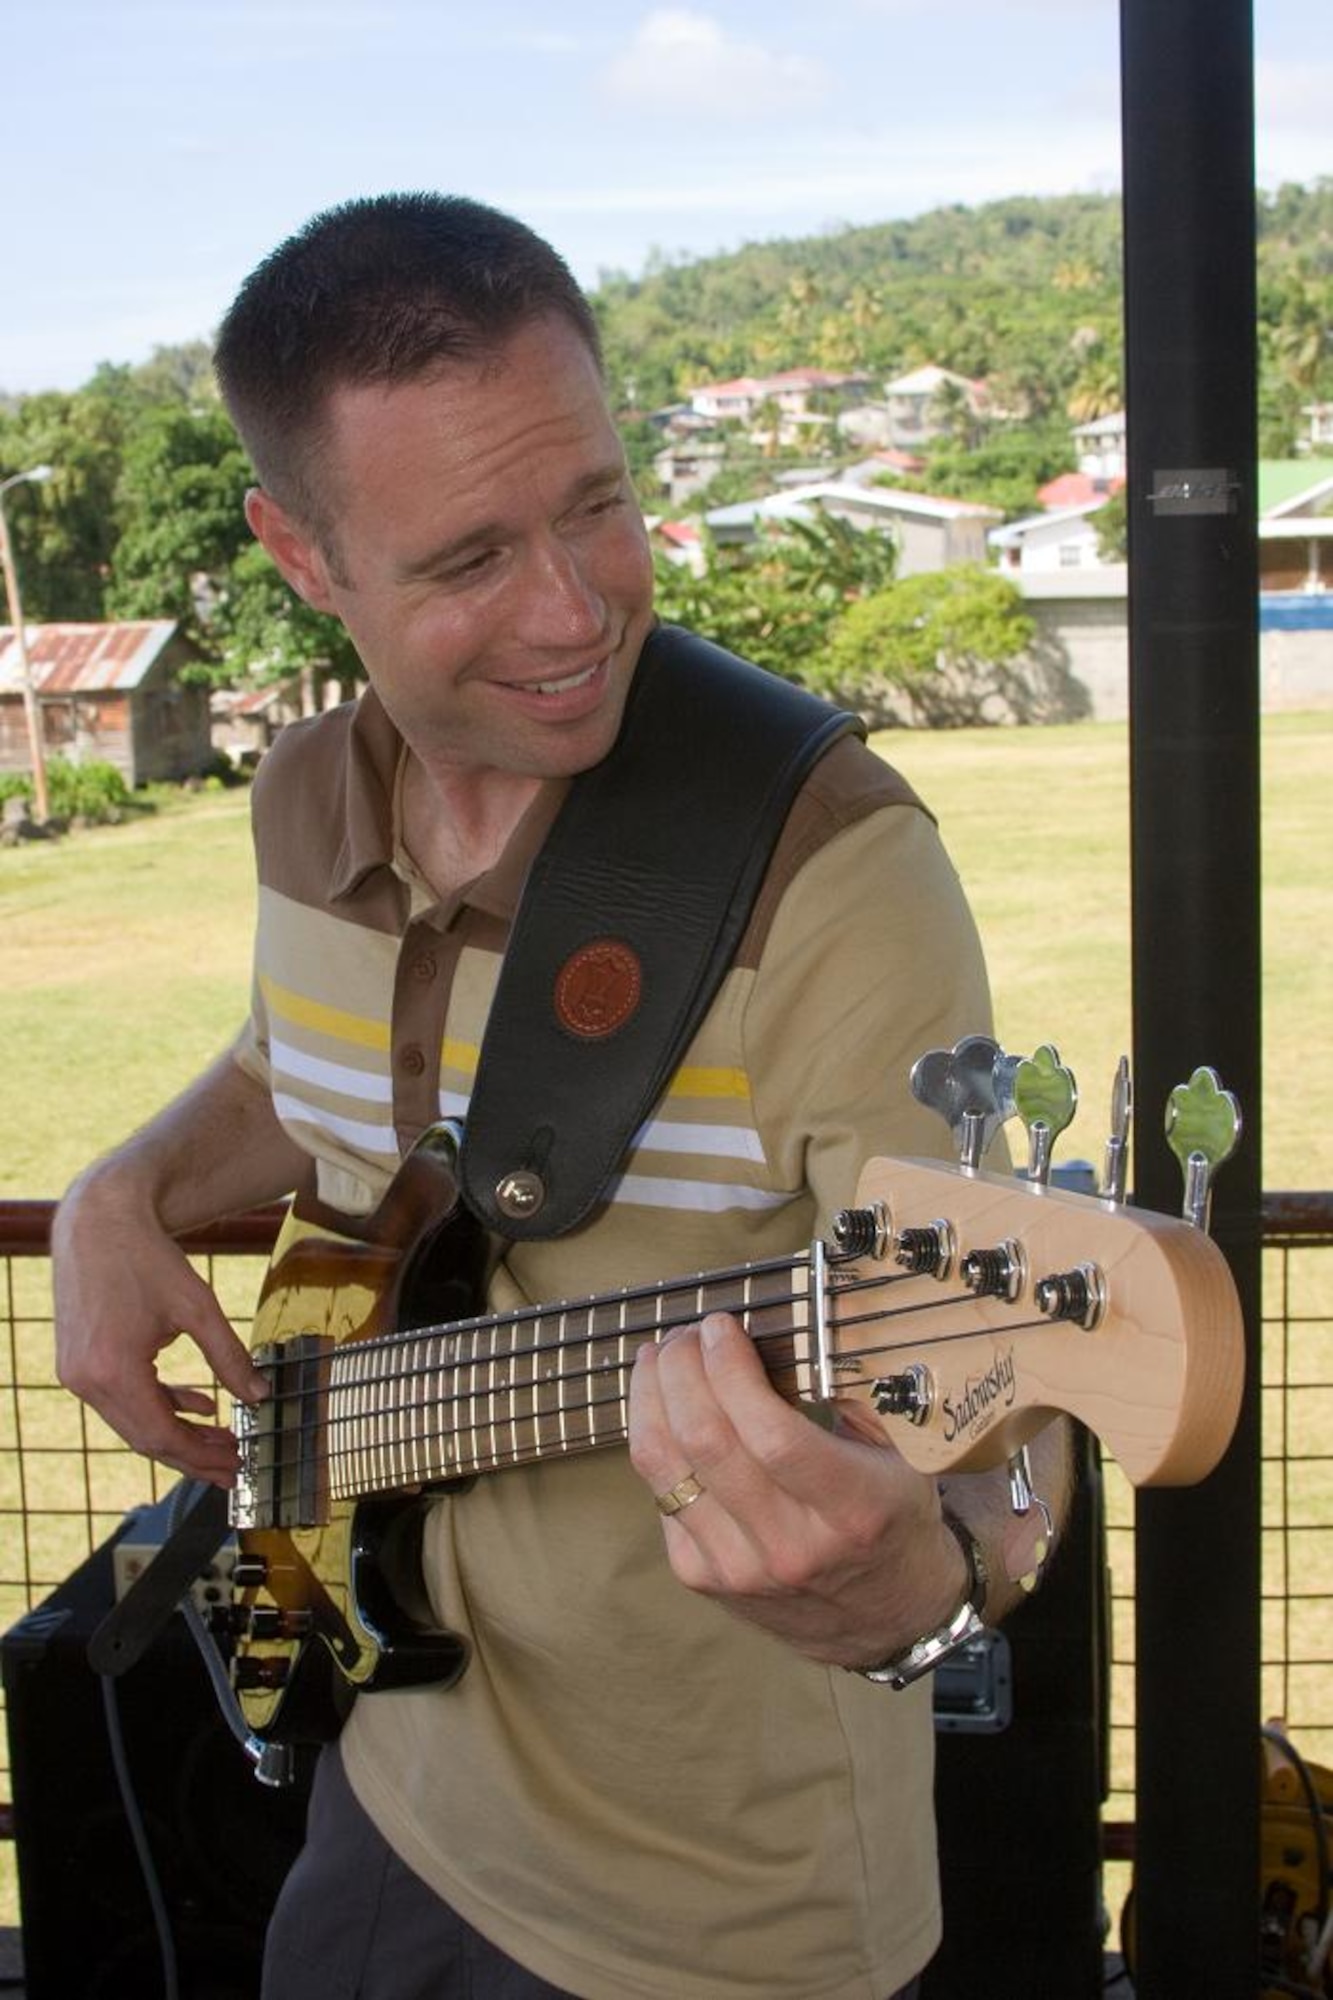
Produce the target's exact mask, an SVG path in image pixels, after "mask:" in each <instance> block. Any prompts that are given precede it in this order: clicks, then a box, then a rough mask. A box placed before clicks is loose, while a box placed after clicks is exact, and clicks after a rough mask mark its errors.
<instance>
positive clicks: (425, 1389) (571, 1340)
mask: <svg viewBox="0 0 1333 2000" xmlns="http://www.w3.org/2000/svg"><path fill="white" fill-rule="evenodd" d="M809 1286H810V1258H809V1256H808V1255H806V1254H802V1255H800V1256H798V1257H786V1258H780V1259H773V1260H771V1261H770V1262H767V1263H761V1264H750V1265H744V1266H740V1267H738V1268H736V1269H734V1270H731V1271H722V1272H710V1273H706V1274H702V1275H699V1276H696V1277H693V1278H689V1279H685V1280H675V1281H672V1282H670V1283H668V1284H664V1285H657V1286H643V1287H631V1288H628V1289H626V1290H624V1291H619V1292H612V1293H604V1294H602V1295H600V1296H598V1297H596V1298H588V1299H582V1300H577V1301H565V1302H562V1303H561V1304H558V1305H554V1306H539V1307H531V1308H525V1309H523V1310H521V1311H519V1312H515V1313H509V1314H496V1315H493V1316H487V1317H483V1318H478V1319H472V1320H463V1321H460V1322H458V1323H456V1324H454V1325H451V1326H446V1327H423V1328H420V1329H418V1330H415V1331H409V1332H403V1333H396V1334H393V1335H391V1336H389V1337H387V1338H384V1339H379V1340H369V1341H364V1342H359V1343H351V1344H347V1345H344V1346H342V1347H340V1348H339V1349H338V1350H337V1351H336V1353H335V1354H334V1356H333V1359H332V1363H331V1368H330V1378H329V1380H330V1387H329V1399H328V1446H329V1457H328V1469H329V1482H330V1491H331V1495H332V1497H334V1498H336V1499H343V1500H347V1499H353V1498H357V1497H360V1496H361V1495H364V1494H371V1493H387V1492H395V1491H398V1490H400V1489H403V1488H407V1487H417V1486H423V1485H430V1484H435V1483H438V1482H440V1481H443V1480H449V1479H462V1478H468V1477H470V1476H471V1475H473V1474H475V1473H481V1472H495V1471H498V1470H500V1469H501V1468H502V1467H505V1466H511V1465H524V1464H528V1463H531V1462H532V1461H534V1460H536V1459H540V1458H546V1457H552V1456H564V1455H569V1454H573V1453H576V1452H589V1451H598V1450H601V1449H602V1448H603V1447H604V1446H610V1445H620V1444H623V1443H624V1442H625V1439H626V1436H627V1435H628V1428H629V1378H630V1370H631V1369H632V1367H633V1364H634V1357H635V1355H636V1354H637V1353H638V1351H639V1349H640V1348H641V1347H642V1346H644V1345H645V1343H649V1342H653V1341H660V1340H661V1339H662V1338H663V1336H664V1334H666V1333H667V1332H668V1331H669V1330H670V1329H671V1328H672V1327H676V1326H682V1325H685V1324H688V1323H689V1322H691V1321H693V1320H697V1319H700V1318H702V1317H703V1315H704V1314H705V1313H708V1312H715V1311H728V1312H734V1313H737V1314H739V1315H740V1317H741V1318H742V1319H743V1320H744V1321H745V1323H746V1326H747V1328H748V1331H749V1333H750V1335H751V1337H752V1339H754V1341H755V1343H756V1346H757V1347H758V1348H759V1351H760V1352H761V1354H762V1356H763V1360H764V1365H765V1368H766V1370H767V1372H768V1375H769V1378H770V1380H771V1381H772V1383H773V1385H774V1387H775V1388H776V1389H777V1390H778V1391H779V1393H780V1394H783V1395H785V1396H787V1397H788V1399H789V1400H790V1401H793V1402H794V1401H796V1400H797V1399H798V1398H799V1397H801V1396H805V1395H809V1394H810V1393H811V1390H812V1369H813V1357H812V1354H811V1351H810V1341H809V1339H808V1335H807V1329H808V1325H809V1318H810V1313H809Z"/></svg>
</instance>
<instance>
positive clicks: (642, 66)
mask: <svg viewBox="0 0 1333 2000" xmlns="http://www.w3.org/2000/svg"><path fill="white" fill-rule="evenodd" d="M1171 3H1172V0H1161V4H1163V5H1170V4H1171ZM1329 6H1330V0H1254V13H1255V45H1256V64H1257V68H1256V99H1257V134H1256V161H1257V178H1258V181H1259V184H1260V185H1261V186H1265V187H1269V186H1276V185H1277V184H1278V183H1279V182H1281V181H1284V180H1296V181H1307V182H1308V181H1312V180H1314V179H1316V178H1317V177H1319V176H1320V175H1327V174H1333V119H1330V116H1329V108H1328V107H1329V106H1330V104H1333V43H1331V42H1330V37H1329V35H1328V32H1327V30H1328V20H1329V12H1328V10H1329ZM4 11H5V28H4V36H3V63H4V72H5V82H4V91H3V116H2V117H0V226H2V227H3V248H0V390H7V391H9V392H11V393H15V392H19V393H21V392H27V391H32V390H37V389H42V388H76V387H78V386H79V385H80V384H81V383H82V382H84V381H86V380H87V379H88V377H89V376H90V375H91V373H92V372H93V370H94V369H95V368H96V366H97V365H98V363H99V362H101V361H111V362H131V363H132V362H137V361H141V360H144V359H146V358H147V357H148V355H149V354H150V353H151V352H152V350H153V349H154V348H155V347H157V346H159V345H167V344H170V343H174V342H177V341H185V340H193V339H199V338H208V337H209V336H210V335H211V333H212V331H213V329H214V328H215V327H216V325H217V322H218V320H219V319H220V318H221V316H222V314H223V312H224V311H225V309H226V306H227V304H228V302H229V300H230V298H231V296H232V294H233V293H234V292H235V290H236V288H237V286H238V285H239V284H240V282H241V280H242V279H243V278H244V277H245V275H246V273H247V272H248V271H249V270H250V269H251V268H252V267H253V266H254V265H255V264H256V263H257V262H258V261H259V259H260V258H261V257H263V256H264V255H265V254H266V252H267V251H268V250H270V249H271V248H272V247H273V246H274V245H275V244H276V243H278V242H279V241H281V239H282V238H283V237H284V236H286V235H287V234H288V233H289V232H290V231H291V230H293V229H295V228H298V227H299V226H300V225H301V223H302V222H304V221H305V220H306V219H307V218H308V217H309V216H311V215H313V214H315V213H316V212H317V211H318V210H320V209H322V208H325V207H328V206H329V205H330V204H332V203H335V202H338V201H343V200H346V199H348V198H350V197H353V196H356V195H364V194H375V193H381V192H384V191H386V190H389V189H401V188H417V187H434V188H442V189H446V190H448V191H450V192H454V193H461V194H468V195H473V196H475V197H478V198H479V199H481V200H484V201H490V202H494V203H496V204H497V205H498V206H500V207H502V208H506V209H508V210H510V211H511V212H513V213H514V214H516V215H519V216H521V217H522V218H523V219H524V221H526V222H529V223H531V224H532V225H533V226H534V227H535V228H537V229H538V230H540V231H541V232H542V233H543V234H544V235H546V236H547V237H549V239H550V240H551V241H552V242H553V243H554V244H555V245H556V247H557V248H558V249H559V250H561V251H562V252H563V254H564V255H565V257H566V258H567V259H568V260H569V262H570V264H571V265H572V266H573V268H574V271H575V273H576V275H577V276H578V277H579V278H580V279H581V280H582V281H583V282H584V283H585V284H587V285H590V286H594V285H595V284H596V283H597V280H598V277H599V274H600V273H602V272H603V271H607V270H621V271H626V272H628V273H630V274H631V275H634V274H638V273H639V272H641V271H642V270H643V269H644V267H645V264H646V263H647V261H648V260H649V259H650V258H651V257H653V256H654V255H661V254H665V255H667V256H672V257H675V256H681V255H687V256H703V255H708V254H710V253H712V252H714V251H718V250H728V249H735V248H738V247H739V246H740V245H741V244H743V243H746V242H753V241H760V240H764V239H767V238H772V237H779V236H800V235H807V234H811V233H814V232H817V231H822V230H826V229H830V228H836V227H838V226H839V225H842V224H847V223H863V222H880V221H889V220H895V219H898V218H903V217H908V216H912V215H917V214H920V213H922V212H923V211H925V210H926V209H929V208H933V207H936V206H938V205H939V204H940V203H944V202H962V203H966V204H969V205H972V204H976V203H979V202H983V201H988V200H993V199H999V198H1002V197H1004V196H1007V195H1017V194H1058V193H1071V192H1072V193H1081V192H1088V191H1092V192H1112V191H1114V190H1115V189H1117V188H1118V187H1119V179H1120V165H1119V151H1120V132H1119V83H1118V5H1117V0H1000V4H998V5H997V4H996V0H952V4H950V5H941V4H940V0H762V4H761V0H686V3H685V4H663V5H658V4H654V0H614V4H612V0H564V4H563V5H559V6H557V5H553V4H552V0H491V4H490V5H489V6H488V5H486V4H485V0H379V4H371V0H6V4H5V10H4Z"/></svg>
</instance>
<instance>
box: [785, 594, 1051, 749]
mask: <svg viewBox="0 0 1333 2000" xmlns="http://www.w3.org/2000/svg"><path fill="white" fill-rule="evenodd" d="M1035 636H1036V627H1035V625H1034V623H1033V621H1032V619H1031V618H1030V617H1029V616H1028V615H1027V613H1026V612H1025V611H1024V609H1023V602H1022V599H1021V598H1020V596H1019V594H1018V592H1017V590H1016V589H1015V588H1014V586H1013V584H1012V583H1010V582H1009V581H1008V580H1007V579H1006V578H1004V577H1001V576H997V575H996V574H995V573H994V571H991V570H984V569H981V568H979V567H977V566H974V565H963V566H960V567H958V568H955V569H945V570H934V571H931V572H929V573H928V574H926V575H922V576H909V577H904V578H903V579H902V580H901V581H900V582H898V583H894V584H891V585H890V586H889V588H888V589H887V590H881V591H877V592H875V594H874V595H873V596H869V597H865V598H862V599H861V600H860V601H859V602H858V603H855V604H852V605H850V606H848V608H847V609H846V611H845V612H844V613H843V615H842V617H841V618H840V619H839V621H838V624H837V626H836V629H835V630H834V631H833V632H832V634H831V636H830V640H829V645H828V649H827V652H826V653H825V655H824V657H823V659H822V661H821V662H820V668H819V674H818V677H817V679H816V682H815V684H816V685H818V686H821V687H822V688H823V690H824V691H825V692H826V693H829V694H831V695H834V696H836V697H838V698H839V699H841V700H843V701H848V702H850V703H851V704H852V705H854V706H856V707H858V708H861V709H864V710H866V711H867V712H868V713H869V714H870V715H871V717H872V718H873V719H874V720H876V721H879V722H905V723H910V724H924V725H925V726H926V727H927V728H931V729H940V728H958V727H962V726H963V725H966V724H976V723H985V722H1000V721H1032V720H1036V719H1039V710H1040V697H1039V694H1037V693H1035V692H1034V689H1033V687H1032V685H1031V681H1030V677H1028V676H1025V674H1024V672H1023V670H1022V669H1021V668H1020V666H1019V665H1018V662H1019V660H1020V659H1021V657H1022V655H1023V654H1024V653H1026V652H1027V650H1028V648H1029V647H1030V646H1031V644H1032V641H1033V639H1034V637H1035Z"/></svg>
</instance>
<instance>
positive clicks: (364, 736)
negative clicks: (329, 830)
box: [330, 688, 571, 921]
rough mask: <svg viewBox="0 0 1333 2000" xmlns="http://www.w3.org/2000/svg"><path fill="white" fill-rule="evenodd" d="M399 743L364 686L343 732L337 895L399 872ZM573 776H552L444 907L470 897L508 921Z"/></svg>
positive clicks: (372, 694) (334, 881)
mask: <svg viewBox="0 0 1333 2000" xmlns="http://www.w3.org/2000/svg"><path fill="white" fill-rule="evenodd" d="M404 749H405V745H404V743H403V739H402V737H401V736H400V735H399V734H398V731H397V729H396V728H395V727H394V724H393V722H392V721H391V720H390V717H389V715H388V713H387V711H386V710H385V708H384V705H383V703H382V702H381V701H380V699H379V696H378V695H377V694H376V693H375V691H374V689H373V688H367V690H366V691H365V693H364V694H363V695H362V696H361V697H360V699H359V701H358V702H357V704H356V710H355V713H354V715H353V717H352V723H351V728H350V730H349V732H348V738H347V766H346V771H345V774H344V781H343V827H344V832H343V840H342V846H341V848H340V850H339V853H338V858H337V860H336V862H335V863H334V868H333V879H332V883H331V885H330V887H331V893H332V897H333V900H334V901H335V902H337V901H339V900H341V899H342V898H343V897H346V896H352V895H355V894H356V892H357V890H358V889H360V888H361V886H362V884H363V883H364V882H366V880H367V879H368V878H369V877H370V876H371V875H372V874H373V873H374V872H375V871H376V870H378V869H381V868H387V869H391V870H394V871H395V872H396V873H400V874H402V873H404V872H405V871H404V870H403V869H402V867H401V866H400V855H399V850H398V843H397V835H396V828H395V823H394V821H395V814H394V797H395V792H396V789H397V783H398V773H399V767H400V765H401V762H402V758H403V754H404ZM570 783H571V780H570V779H568V778H550V779H548V780H547V781H546V783H545V784H543V785H542V787H541V788H540V790H539V791H538V792H537V794H536V797H535V798H534V799H533V800H532V802H531V804H530V805H529V806H528V807H527V808H526V810H525V811H524V813H523V816H522V818H521V819H520V820H519V822H518V825H517V826H516V827H515V828H514V831H513V833H512V834H511V835H510V838H509V841H508V844H507V845H506V847H505V849H504V852H503V853H502V854H501V855H500V858H499V860H498V861H497V862H496V863H495V866H494V867H493V868H489V869H487V871H486V873H485V874H484V875H479V876H478V877H477V878H476V880H475V881H473V882H470V883H468V884H467V885H466V887H465V888H463V889H462V890H461V891H460V892H459V893H458V894H457V895H456V896H454V897H452V898H451V899H450V902H449V905H448V908H447V911H446V915H451V914H452V913H453V911H454V910H456V909H458V908H459V907H460V906H461V905H463V904H465V903H466V904H470V905H472V906H473V907H474V908H476V909H478V910H481V911H483V912H484V913H485V914H486V915H488V916H493V917H497V918H500V919H502V920H504V921H509V920H511V919H512V918H513V915H514V912H515V911H516V910H517V908H518V903H519V898H520V896H521V895H522V893H523V885H524V883H525V882H526V880H527V876H528V870H529V869H530V868H531V866H532V863H533V862H534V860H535V859H536V857H537V855H538V854H539V853H540V851H541V848H542V844H543V842H544V841H545V839H546V836H547V834H548V833H549V832H550V830H551V825H552V823H553V821H554V819H555V816H556V814H557V813H558V812H559V810H560V807H561V805H562V804H563V803H564V800H565V796H566V794H567V793H568V791H569V787H570Z"/></svg>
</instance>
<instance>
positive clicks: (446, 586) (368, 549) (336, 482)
mask: <svg viewBox="0 0 1333 2000" xmlns="http://www.w3.org/2000/svg"><path fill="white" fill-rule="evenodd" d="M318 463H319V467H320V470H321V474H322V481H321V484H322V488H323V490H322V493H321V512H322V515H323V517H324V519H325V520H326V521H327V522H328V524H329V527H328V532H327V535H326V538H325V546H323V547H321V546H320V545H319V544H318V543H316V542H315V541H314V540H313V539H312V538H311V537H310V536H309V535H308V534H307V533H306V532H305V531H303V530H301V529H300V528H298V527H297V526H296V524H294V523H292V522H291V521H290V520H289V518H288V517H286V516H284V515H283V514H282V512H281V510H280V509H279V508H278V507H277V506H276V503H275V502H273V501H271V500H270V499H269V498H268V497H267V496H266V495H257V496H253V499H252V508H251V522H252V525H253V526H254V527H255V530H256V532H257V533H258V534H259V535H260V538H261V540H263V541H264V542H265V544H266V546H268V548H269V549H270V552H271V553H272V554H273V555H274V557H275V559H276V560H277V561H278V564H279V567H280V568H282V570H283V571H284V574H286V576H287V578H288V580H289V582H291V583H293V584H294V585H295V587H296V588H297V589H298V590H299V591H300V592H301V594H302V596H304V597H305V598H307V599H308V601H309V602H311V603H312V604H314V605H316V606H317V607H318V608H319V609H321V610H326V611H331V612H333V613H335V614H336V615H337V617H339V618H340V619H341V620H342V622H343V624H344V625H345V626H346V627H347V630H348V633H349V634H350V636H351V638H352V641H353V643H354V644H355V646H356V649H357V651H358V653H359V654H360V656H361V660H362V662H363V664H364V666H365V669H366V673H367V675H368V677H369V679H370V682H371V685H372V686H373V687H374V688H375V690H376V692H377V693H378V694H379V696H380V698H381V700H382V701H383V703H384V705H385V707H386V708H387V710H388V711H389V713H390V715H391V716H392V717H393V719H394V721H395V722H396V723H397V725H398V728H399V730H400V731H401V733H402V735H403V736H404V738H405V739H406V741H407V742H408V743H409V744H410V745H411V747H412V748H413V750H415V751H416V753H417V754H418V756H419V757H421V758H422V760H423V761H424V762H425V763H426V764H428V765H434V766H437V767H439V766H449V767H451V768H452V769H454V770H455V771H456V772H457V773H458V774H459V775H460V776H464V775H467V776H473V775H478V776H479V775H481V774H482V773H484V772H486V771H492V770H494V771H504V772H511V773H516V774H521V775H524V776H528V777H539V778H540V777H555V776H569V775H572V774H573V773H575V772H577V771H581V770H585V769H587V768H588V767H589V766H590V765H592V764H594V763H596V762H597V761H598V760H599V759H600V758H601V757H603V756H605V755H606V753H607V751H608V750H609V749H610V747H611V745H612V743H613V742H614V741H615V737H616V734H617V731H618V730H619V727H620V719H621V715H622V713H623V711H624V705H625V697H626V694H627V692H628V688H629V682H630V679H631V676H632V674H633V670H634V664H635V661H636V660H637V658H638V655H639V651H640V648H641V647H642V645H643V642H644V640H645V638H646V637H647V635H648V631H649V629H650V626H651V623H652V590H653V575H652V562H651V558H650V555H649V551H648V543H647V537H646V534H645V531H644V525H643V520H642V516H641V514H640V511H639V507H638V504H637V501H636V499H635V495H634V490H633V487H632V486H631V484H630V480H629V476H628V472H627V470H626V466H625V459H624V452H623V450H622V447H621V444H620V440H619V438H618V436H617V434H616V430H615V426H614V424H613V423H612V421H611V416H610V413H609V411H608V409H607V406H606V398H605V394H604V391H603V387H602V382H601V378H600V375H599V373H598V370H597V365H596V363H595V361H594V360H593V357H592V355H591V354H590V352H589V351H588V348H587V346H586V345H585V344H584V342H583V341H582V339H581V338H580V337H579V335H578V333H577V332H576V331H575V330H574V328H573V327H572V326H571V325H569V324H568V323H567V322H566V321H565V320H563V319H559V318H554V317H547V318H543V319H539V320H535V321H533V322H532V323H531V324H530V325H529V326H526V327H524V328H521V329H520V330H519V332H517V333H516V334H514V335H513V336H512V337H511V338H510V339H509V340H508V341H506V342H505V343H504V345H503V346H502V347H501V348H499V349H498V350H497V351H496V352H495V353H494V354H493V355H492V356H490V357H489V358H488V359H486V360H485V361H479V362H476V363H471V362H469V363H467V364H450V365H448V366H446V367H443V368H441V369H440V370H439V371H438V372H436V373H434V374H431V375H429V376H425V377H422V378H420V379H417V380H414V381H410V382H406V383H399V384H395V385H390V386H383V385H378V384H368V385H360V386H356V387H347V388H342V389H338V390H336V391H335V392H334V394H333V396H332V397H331V399H330V404H329V410H328V415H327V419H326V423H325V426H324V443H323V445H322V447H321V449H320V453H319V460H318Z"/></svg>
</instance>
